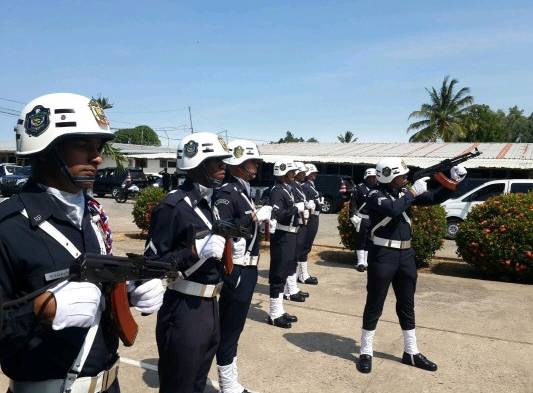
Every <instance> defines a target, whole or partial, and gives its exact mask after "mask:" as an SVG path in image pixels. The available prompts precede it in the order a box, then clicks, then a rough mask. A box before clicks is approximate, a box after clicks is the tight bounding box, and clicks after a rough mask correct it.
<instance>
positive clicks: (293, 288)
mask: <svg viewBox="0 0 533 393" xmlns="http://www.w3.org/2000/svg"><path fill="white" fill-rule="evenodd" d="M291 277H292V278H291V286H290V287H289V290H290V291H291V295H294V294H296V293H298V292H300V288H298V275H297V273H294V274H293V275H292V276H291Z"/></svg>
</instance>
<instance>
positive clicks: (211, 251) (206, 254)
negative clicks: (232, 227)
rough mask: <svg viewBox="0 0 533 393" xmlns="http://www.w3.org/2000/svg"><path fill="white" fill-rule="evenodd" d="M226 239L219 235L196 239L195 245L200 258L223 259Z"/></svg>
mask: <svg viewBox="0 0 533 393" xmlns="http://www.w3.org/2000/svg"><path fill="white" fill-rule="evenodd" d="M225 244H226V239H224V238H223V237H222V236H219V235H212V234H211V235H207V236H206V237H204V238H202V239H196V240H195V241H194V245H195V247H196V254H197V255H198V258H200V259H202V258H206V259H209V258H216V259H222V254H224V245H225Z"/></svg>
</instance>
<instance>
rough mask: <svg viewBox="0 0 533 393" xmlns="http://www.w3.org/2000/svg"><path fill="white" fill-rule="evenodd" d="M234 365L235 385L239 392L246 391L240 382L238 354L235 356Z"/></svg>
mask: <svg viewBox="0 0 533 393" xmlns="http://www.w3.org/2000/svg"><path fill="white" fill-rule="evenodd" d="M231 365H232V366H233V378H234V380H235V387H236V388H237V389H238V390H237V391H238V392H239V393H242V392H243V391H244V387H243V386H242V385H241V384H240V383H239V371H238V369H237V356H235V357H234V358H233V363H231Z"/></svg>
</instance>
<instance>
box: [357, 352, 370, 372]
mask: <svg viewBox="0 0 533 393" xmlns="http://www.w3.org/2000/svg"><path fill="white" fill-rule="evenodd" d="M357 369H358V370H359V372H361V373H363V374H368V373H369V372H370V371H372V356H370V355H367V354H366V353H363V354H361V355H359V362H357Z"/></svg>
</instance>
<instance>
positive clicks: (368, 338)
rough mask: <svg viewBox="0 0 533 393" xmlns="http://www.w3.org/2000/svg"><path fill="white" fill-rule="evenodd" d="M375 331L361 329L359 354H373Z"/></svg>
mask: <svg viewBox="0 0 533 393" xmlns="http://www.w3.org/2000/svg"><path fill="white" fill-rule="evenodd" d="M375 333H376V331H375V330H365V329H361V348H360V349H359V354H361V355H362V354H366V355H370V356H374V349H373V344H374V334H375Z"/></svg>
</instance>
